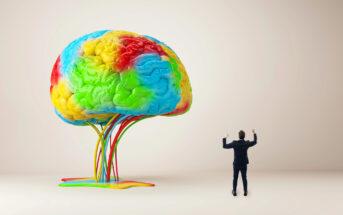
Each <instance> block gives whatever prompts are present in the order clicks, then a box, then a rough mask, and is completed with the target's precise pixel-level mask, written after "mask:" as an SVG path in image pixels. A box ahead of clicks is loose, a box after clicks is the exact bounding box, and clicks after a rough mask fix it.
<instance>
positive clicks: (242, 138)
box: [238, 130, 245, 140]
mask: <svg viewBox="0 0 343 215" xmlns="http://www.w3.org/2000/svg"><path fill="white" fill-rule="evenodd" d="M238 137H239V139H241V140H244V138H245V132H244V131H243V130H240V131H239V132H238Z"/></svg>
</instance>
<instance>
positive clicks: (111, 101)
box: [50, 31, 192, 125]
mask: <svg viewBox="0 0 343 215" xmlns="http://www.w3.org/2000/svg"><path fill="white" fill-rule="evenodd" d="M50 93H51V98H52V102H53V104H54V106H55V109H56V113H57V114H58V115H59V116H60V117H61V118H62V119H63V120H65V121H66V122H69V123H72V124H78V125H83V124H85V123H86V122H87V121H88V122H92V123H102V122H105V121H107V120H108V119H109V117H111V116H112V115H113V114H115V113H119V114H127V115H177V114H182V113H184V112H186V111H187V110H188V109H189V108H190V105H191V100H192V93H191V86H190V83H189V79H188V76H187V73H186V71H185V68H184V66H183V64H182V63H181V61H180V60H179V58H178V57H177V55H176V54H175V53H174V52H173V51H172V50H171V49H170V48H169V47H168V46H166V45H165V44H164V43H161V42H159V41H157V40H156V39H153V38H151V37H148V36H141V35H138V34H135V33H131V32H122V31H98V32H94V33H91V34H88V35H85V36H83V37H81V38H79V39H77V40H75V41H73V42H72V43H70V44H69V45H68V46H67V48H65V49H64V51H63V52H62V54H61V55H60V56H59V57H58V59H57V61H56V63H55V66H54V69H53V71H52V75H51V87H50Z"/></svg>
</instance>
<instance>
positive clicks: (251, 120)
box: [0, 0, 343, 176]
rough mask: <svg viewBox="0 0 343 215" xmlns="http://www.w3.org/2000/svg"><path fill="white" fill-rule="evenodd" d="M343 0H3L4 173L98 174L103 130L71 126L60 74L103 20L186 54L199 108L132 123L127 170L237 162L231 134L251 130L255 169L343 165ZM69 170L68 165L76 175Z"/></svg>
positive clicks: (124, 154) (125, 147)
mask: <svg viewBox="0 0 343 215" xmlns="http://www.w3.org/2000/svg"><path fill="white" fill-rule="evenodd" d="M342 10H343V4H342V1H213V0H212V1H176V0H173V1H132V0H131V1H114V0H111V1H100V0H97V1H69V0H59V1H9V0H1V1H0V17H1V18H0V26H1V29H0V47H1V52H0V61H1V63H0V73H1V76H0V77H1V78H0V98H1V99H0V102H1V111H0V120H1V143H0V144H1V145H0V147H1V148H0V172H1V173H37V172H41V173H59V175H61V176H71V174H72V175H73V176H87V175H88V176H91V175H92V159H93V150H94V146H95V142H96V137H97V136H96V134H95V133H94V132H93V131H92V129H91V128H89V127H77V126H72V125H68V124H65V123H64V122H63V121H62V120H60V119H59V118H58V117H57V116H56V115H55V113H54V111H53V106H52V104H51V102H50V95H49V85H50V73H51V70H52V67H53V64H54V62H55V60H56V58H57V56H58V55H59V53H60V52H61V51H62V50H63V49H64V48H65V46H66V45H67V44H68V43H69V42H71V41H72V40H74V39H76V38H78V37H80V36H82V35H84V34H86V33H90V32H93V31H96V30H102V29H123V30H129V31H133V32H137V33H140V34H146V35H151V36H153V37H156V38H158V39H160V40H161V41H163V42H165V43H167V44H168V45H169V46H171V47H172V48H173V49H174V50H175V51H176V52H177V53H178V55H179V56H180V58H181V59H182V61H183V63H184V65H185V66H186V69H187V71H188V74H189V76H190V80H191V84H192V87H193V93H194V100H193V106H192V108H191V110H190V112H188V113H187V114H185V115H183V116H179V117H175V118H164V117H159V118H155V119H150V120H146V121H145V122H144V121H143V122H142V123H139V124H137V125H136V126H134V127H132V128H131V129H130V130H129V131H128V132H127V134H126V136H125V137H124V138H123V139H122V142H121V144H120V147H119V165H120V166H119V170H120V172H121V174H122V175H125V174H129V173H130V175H140V174H155V175H156V174H160V175H163V174H165V173H166V172H176V173H181V172H190V171H206V172H207V173H210V172H211V171H212V170H224V171H225V170H228V169H229V168H230V166H231V163H232V157H233V155H232V154H233V153H232V152H231V151H229V150H223V149H222V145H221V138H222V137H223V136H224V135H225V134H226V132H230V134H231V136H232V138H237V132H238V131H239V130H240V129H244V130H246V131H247V132H248V138H251V137H252V135H251V133H250V130H251V128H255V129H256V131H257V133H258V138H259V142H258V145H257V146H256V147H254V148H253V149H251V150H250V151H249V154H250V160H251V164H250V168H251V169H253V170H256V171H258V170H260V171H265V170H342V169H343V157H342V150H343V143H342V122H343V114H342V109H343V98H342V89H343V87H342V81H343V71H342V69H343V59H342V58H343V57H342V56H343V54H342V50H343V42H342V38H343V13H342ZM68 174H69V175H68Z"/></svg>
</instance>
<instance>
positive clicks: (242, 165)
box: [223, 130, 257, 196]
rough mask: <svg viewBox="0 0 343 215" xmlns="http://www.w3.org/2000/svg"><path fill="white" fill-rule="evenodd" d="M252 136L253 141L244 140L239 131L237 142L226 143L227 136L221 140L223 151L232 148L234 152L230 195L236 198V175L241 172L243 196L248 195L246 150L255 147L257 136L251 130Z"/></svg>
mask: <svg viewBox="0 0 343 215" xmlns="http://www.w3.org/2000/svg"><path fill="white" fill-rule="evenodd" d="M252 132H253V134H254V140H253V141H251V142H250V141H249V140H247V141H246V140H244V138H245V132H244V131H239V133H238V136H239V140H234V141H232V142H231V143H226V139H228V138H229V134H227V135H226V138H223V148H224V149H231V148H233V150H234V152H235V158H234V161H233V189H232V195H234V196H236V195H237V194H236V188H237V179H238V173H239V172H241V175H242V180H243V187H244V196H247V195H248V182H247V165H248V163H249V159H248V148H249V147H252V146H254V145H256V143H257V136H256V133H255V130H252Z"/></svg>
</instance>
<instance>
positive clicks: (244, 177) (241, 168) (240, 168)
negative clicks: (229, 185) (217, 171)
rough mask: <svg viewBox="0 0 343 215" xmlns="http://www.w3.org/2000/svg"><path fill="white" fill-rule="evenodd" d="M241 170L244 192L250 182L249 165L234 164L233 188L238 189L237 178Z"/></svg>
mask: <svg viewBox="0 0 343 215" xmlns="http://www.w3.org/2000/svg"><path fill="white" fill-rule="evenodd" d="M239 172H241V175H242V180H243V187H244V192H247V191H248V182H247V165H243V166H235V165H234V166H233V190H234V191H236V188H237V179H238V173H239Z"/></svg>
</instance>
